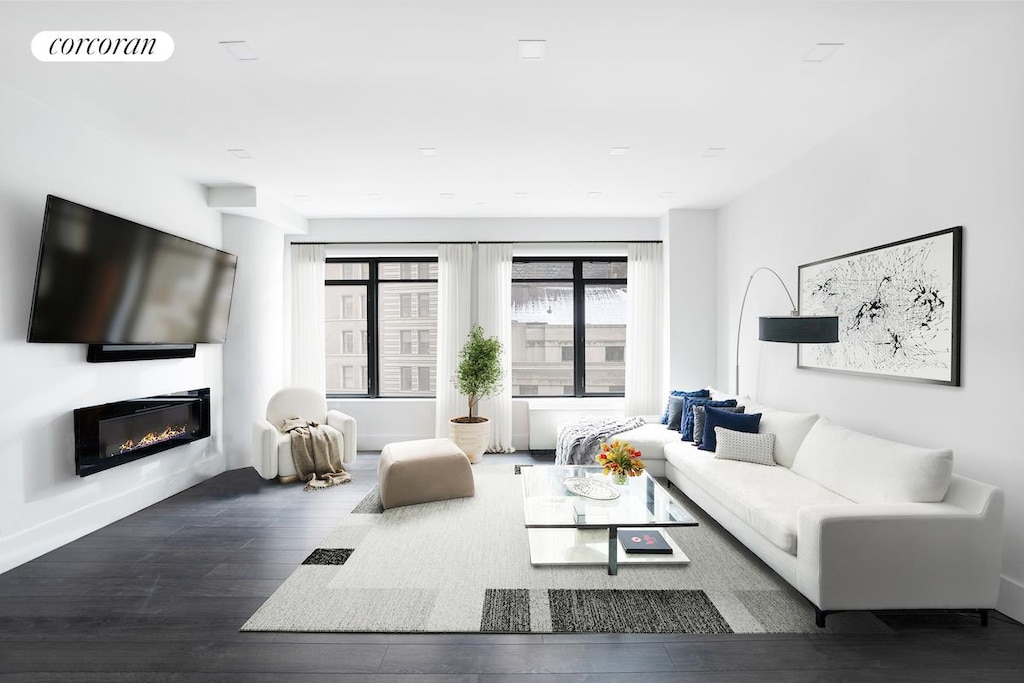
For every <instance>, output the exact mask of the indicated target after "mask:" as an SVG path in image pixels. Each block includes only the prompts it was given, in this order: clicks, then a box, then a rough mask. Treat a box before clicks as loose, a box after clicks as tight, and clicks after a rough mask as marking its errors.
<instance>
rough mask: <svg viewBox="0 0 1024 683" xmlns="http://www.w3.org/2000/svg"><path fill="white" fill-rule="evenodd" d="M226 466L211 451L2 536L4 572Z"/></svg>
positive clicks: (0, 551)
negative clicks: (180, 466)
mask: <svg viewBox="0 0 1024 683" xmlns="http://www.w3.org/2000/svg"><path fill="white" fill-rule="evenodd" d="M225 469H226V467H225V456H224V454H223V453H216V454H211V455H210V456H209V457H206V458H203V459H202V460H201V461H198V462H193V463H192V464H191V466H190V467H188V468H185V469H182V470H179V471H177V472H173V473H171V474H169V475H168V476H166V477H164V478H162V479H157V480H154V481H149V482H146V483H144V484H142V485H141V486H137V487H135V488H133V489H128V490H127V491H124V492H123V493H121V494H119V495H116V496H113V497H108V498H104V499H103V500H99V501H96V502H94V503H91V504H89V505H84V506H82V507H80V508H76V509H74V510H71V511H69V512H66V513H64V514H63V515H60V516H58V517H54V518H53V519H48V520H46V521H45V522H42V523H40V524H37V525H36V526H33V527H30V528H28V529H23V530H22V531H19V532H17V533H15V534H11V535H10V536H6V537H3V538H0V574H2V573H4V572H6V571H9V570H11V569H14V568H15V567H17V566H19V565H22V564H25V563H26V562H29V561H31V560H34V559H36V558H37V557H40V556H41V555H45V554H46V553H48V552H50V551H52V550H56V549H57V548H60V547H61V546H63V545H67V544H68V543H70V542H71V541H74V540H76V539H79V538H81V537H82V536H85V535H87V534H91V533H92V532H94V531H96V530H98V529H102V528H103V527H105V526H107V525H108V524H112V523H114V522H116V521H118V520H120V519H124V518H125V517H127V516H128V515H131V514H134V513H136V512H138V511H139V510H142V509H143V508H147V507H149V506H150V505H153V504H154V503H159V502H160V501H161V500H164V499H165V498H169V497H170V496H173V495H174V494H176V493H180V492H182V491H184V490H185V489H187V488H190V487H192V486H195V485H196V484H198V483H200V482H203V481H206V480H207V479H210V478H211V477H215V476H217V475H218V474H220V473H221V472H224V471H225ZM84 512H88V513H89V514H83V513H84Z"/></svg>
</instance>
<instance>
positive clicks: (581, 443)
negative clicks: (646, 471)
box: [555, 417, 644, 465]
mask: <svg viewBox="0 0 1024 683" xmlns="http://www.w3.org/2000/svg"><path fill="white" fill-rule="evenodd" d="M643 424H644V419H643V418H642V417H618V418H608V417H588V418H586V419H583V420H577V421H576V422H572V423H570V424H567V425H563V426H562V428H561V429H559V430H558V441H557V442H556V444H555V464H556V465H593V464H595V462H594V458H596V457H597V454H598V453H599V452H600V451H601V442H602V441H604V440H606V439H607V438H608V437H610V436H612V435H613V434H618V433H620V432H628V431H629V430H630V429H636V428H637V427H640V426H641V425H643Z"/></svg>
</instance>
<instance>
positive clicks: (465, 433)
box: [449, 325, 502, 462]
mask: <svg viewBox="0 0 1024 683" xmlns="http://www.w3.org/2000/svg"><path fill="white" fill-rule="evenodd" d="M501 380H502V370H501V342H499V341H498V338H497V337H485V336H484V329H483V328H482V327H480V326H479V325H473V327H472V328H470V330H469V337H468V339H466V343H465V345H463V347H462V350H461V351H459V367H458V368H457V369H456V370H455V376H454V377H453V378H452V382H454V384H455V388H456V389H458V391H459V393H460V394H462V395H463V396H465V397H466V399H467V401H468V404H469V414H468V415H465V416H463V417H453V418H452V419H451V421H450V425H451V426H450V427H449V435H450V436H451V440H452V441H454V442H455V444H456V445H457V446H458V447H459V448H461V449H462V452H463V453H465V454H466V455H467V456H469V461H470V462H480V460H481V459H482V458H483V453H484V451H485V450H487V445H488V443H489V442H490V440H491V422H490V420H488V419H487V418H486V417H480V416H479V415H477V412H476V410H477V404H478V403H480V399H483V398H487V397H488V396H494V395H495V394H497V393H498V392H499V391H501Z"/></svg>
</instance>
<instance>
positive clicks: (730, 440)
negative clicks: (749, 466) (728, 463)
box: [715, 427, 775, 467]
mask: <svg viewBox="0 0 1024 683" xmlns="http://www.w3.org/2000/svg"><path fill="white" fill-rule="evenodd" d="M715 440H716V441H717V442H718V445H717V447H716V448H715V457H716V458H721V459H722V460H739V461H741V462H751V463H754V464H755V465H767V466H769V467H774V465H775V458H773V457H772V449H773V448H774V446H775V435H774V434H757V433H754V434H751V433H748V432H737V431H735V430H733V429H726V428H725V427H715Z"/></svg>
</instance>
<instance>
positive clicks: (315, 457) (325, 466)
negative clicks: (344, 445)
mask: <svg viewBox="0 0 1024 683" xmlns="http://www.w3.org/2000/svg"><path fill="white" fill-rule="evenodd" d="M281 431H282V432H284V433H285V434H290V435H291V439H292V462H294V463H295V471H296V472H297V473H298V475H299V479H301V480H302V481H304V482H306V488H305V490H306V491H313V490H318V489H324V488H327V487H328V486H337V485H338V484H346V483H348V482H350V481H352V475H351V474H349V473H348V472H346V471H345V466H344V465H342V464H341V453H339V452H338V442H337V441H336V440H335V439H334V438H333V435H332V432H335V431H336V430H335V429H334V427H331V426H330V425H322V424H317V423H316V422H312V421H310V420H304V419H302V418H301V417H293V418H290V419H287V420H285V421H284V425H283V426H282V427H281Z"/></svg>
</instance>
